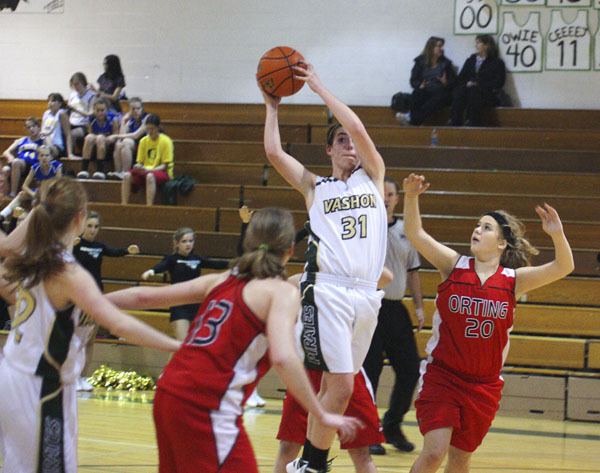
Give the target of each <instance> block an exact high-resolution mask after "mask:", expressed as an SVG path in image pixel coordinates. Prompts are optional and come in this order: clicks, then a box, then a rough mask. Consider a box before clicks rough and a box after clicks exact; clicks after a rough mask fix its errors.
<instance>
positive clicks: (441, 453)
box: [410, 427, 452, 473]
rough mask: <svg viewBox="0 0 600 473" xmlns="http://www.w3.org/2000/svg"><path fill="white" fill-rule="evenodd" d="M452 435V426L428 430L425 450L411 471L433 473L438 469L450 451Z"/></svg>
mask: <svg viewBox="0 0 600 473" xmlns="http://www.w3.org/2000/svg"><path fill="white" fill-rule="evenodd" d="M451 437H452V428H451V427H445V428H443V429H436V430H432V431H430V432H427V433H426V434H425V437H424V438H423V450H422V451H421V453H420V454H419V457H418V458H417V460H416V461H415V463H414V465H413V466H412V468H411V469H410V473H433V472H435V471H437V470H438V468H439V467H440V465H441V464H442V462H443V461H444V458H445V457H446V454H447V453H448V449H449V447H450V438H451Z"/></svg>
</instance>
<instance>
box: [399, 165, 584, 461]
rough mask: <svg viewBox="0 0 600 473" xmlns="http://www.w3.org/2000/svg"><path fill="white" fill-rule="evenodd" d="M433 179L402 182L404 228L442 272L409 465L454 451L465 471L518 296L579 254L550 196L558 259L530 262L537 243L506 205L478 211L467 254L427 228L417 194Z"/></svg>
mask: <svg viewBox="0 0 600 473" xmlns="http://www.w3.org/2000/svg"><path fill="white" fill-rule="evenodd" d="M428 187H429V183H426V182H425V178H424V177H423V176H418V175H415V174H410V175H409V176H408V177H407V178H405V179H404V183H403V188H404V222H405V231H406V236H407V237H408V238H409V240H410V241H411V243H412V244H413V245H414V247H415V248H416V249H417V250H418V251H419V253H421V254H422V255H423V256H424V257H425V258H426V259H427V260H428V261H429V262H430V263H431V264H432V265H433V266H435V267H436V268H437V269H438V270H439V272H440V275H441V277H442V283H441V284H440V285H439V286H438V296H437V299H436V309H437V310H436V313H435V314H434V317H433V335H432V337H431V339H430V340H429V342H428V343H427V348H426V352H427V359H426V360H424V361H423V362H422V363H421V379H420V380H419V395H418V398H417V401H416V403H415V404H416V408H417V420H418V422H419V429H420V430H421V433H422V434H423V435H424V443H423V450H422V451H421V454H420V455H419V457H418V458H417V460H416V461H415V463H414V465H413V466H412V468H411V470H410V471H411V473H422V472H435V471H437V469H438V468H439V466H440V464H441V463H442V461H443V460H444V458H445V457H446V455H448V462H447V464H446V470H445V471H447V472H453V473H455V472H461V473H462V472H468V471H469V463H470V460H471V455H472V453H473V452H474V451H475V449H476V448H477V447H478V446H479V445H480V444H481V442H482V441H483V438H484V437H485V435H486V433H487V431H488V430H489V427H490V425H491V423H492V420H493V419H494V416H495V414H496V411H497V410H498V405H499V402H500V395H501V391H502V385H503V381H502V378H501V377H500V371H501V369H502V366H503V364H504V360H505V359H506V355H507V353H508V334H509V332H510V330H511V328H512V320H513V310H514V307H515V303H516V300H517V299H518V298H519V296H520V295H522V294H524V293H526V292H529V291H531V290H533V289H536V288H538V287H541V286H544V285H546V284H549V283H551V282H553V281H556V280H558V279H561V278H563V277H565V276H566V275H567V274H569V273H570V272H571V271H573V268H574V263H573V254H572V252H571V248H570V246H569V242H568V241H567V238H566V237H565V234H564V232H563V227H562V223H561V221H560V218H559V216H558V213H557V212H556V210H554V209H553V208H552V207H550V206H549V205H548V204H544V205H543V206H538V207H536V208H535V211H536V212H537V214H538V215H539V217H540V219H541V220H542V228H543V229H544V231H545V232H546V233H547V234H548V235H549V236H550V237H551V238H552V242H553V243H554V251H555V257H554V260H553V261H551V262H549V263H546V264H543V265H540V266H527V265H528V260H529V257H530V256H531V255H533V254H537V250H535V248H533V247H532V246H531V245H530V244H529V242H528V241H527V240H525V238H523V234H524V229H523V225H522V224H521V223H520V222H519V221H518V220H517V219H516V218H515V217H513V216H512V215H510V214H508V213H506V212H504V211H502V210H498V211H494V212H489V213H487V214H485V215H483V216H482V217H481V218H480V219H479V221H478V222H477V225H476V226H475V229H474V230H473V234H472V235H471V253H472V255H473V257H466V256H461V255H459V254H458V253H457V252H456V251H454V250H453V249H451V248H448V247H447V246H444V245H442V244H441V243H439V242H438V241H436V240H434V239H433V238H432V237H431V236H430V235H429V234H428V233H427V232H425V230H423V227H422V224H421V215H420V213H419V195H420V194H422V193H423V192H425V191H426V190H427V188H428Z"/></svg>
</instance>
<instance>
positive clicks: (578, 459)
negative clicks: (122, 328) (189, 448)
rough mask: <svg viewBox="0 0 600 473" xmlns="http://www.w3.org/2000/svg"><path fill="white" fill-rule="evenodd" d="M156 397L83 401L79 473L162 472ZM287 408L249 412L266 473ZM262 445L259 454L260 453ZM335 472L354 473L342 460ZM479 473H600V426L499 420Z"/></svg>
mask: <svg viewBox="0 0 600 473" xmlns="http://www.w3.org/2000/svg"><path fill="white" fill-rule="evenodd" d="M151 399H152V393H150V394H143V393H137V394H133V395H132V394H129V393H117V392H110V393H104V394H101V393H93V394H87V393H86V394H81V395H80V396H79V472H80V473H151V472H156V471H157V450H156V446H155V440H154V426H153V423H152V404H151ZM280 415H281V401H279V400H268V402H267V407H266V408H264V409H249V410H247V411H246V414H245V416H244V421H245V425H246V429H247V431H248V433H249V434H250V437H251V439H252V443H253V445H254V446H255V449H256V456H257V459H258V464H259V466H260V472H261V473H267V472H271V471H272V468H273V461H274V458H275V453H276V450H277V441H276V440H275V438H274V437H275V433H276V431H277V427H278V425H279V418H280ZM405 432H406V434H407V436H408V437H409V438H410V439H412V440H413V441H415V442H416V444H417V450H418V449H419V448H420V446H421V437H420V434H419V432H418V429H417V426H416V422H415V417H414V412H413V411H411V412H410V413H409V415H408V417H407V420H406V422H405ZM258 445H260V448H257V447H256V446H258ZM332 455H338V458H337V459H336V460H335V462H334V468H333V471H340V472H353V471H354V469H353V468H352V466H351V462H350V460H349V457H348V456H347V455H346V454H345V453H343V452H341V453H338V452H336V451H334V452H333V453H332ZM415 458H416V453H413V454H406V453H400V452H397V451H394V450H393V449H391V448H388V454H387V455H385V456H381V457H376V458H375V462H376V464H377V466H378V469H379V472H381V473H392V472H408V471H409V469H410V466H411V464H412V462H413V461H414V459H415ZM471 471H472V472H474V473H477V472H483V473H509V472H510V473H513V472H514V473H517V472H526V473H553V472H560V473H579V472H585V473H591V472H600V424H598V423H585V422H559V421H550V420H540V419H528V418H527V419H525V418H516V417H498V418H496V421H495V422H494V425H493V427H492V430H491V432H490V433H489V434H488V436H487V438H486V440H485V442H484V444H483V446H482V447H481V448H480V449H479V450H478V451H477V452H476V453H475V455H474V458H473V465H472V469H471ZM240 473H243V472H240Z"/></svg>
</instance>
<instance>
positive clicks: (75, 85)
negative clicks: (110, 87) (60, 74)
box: [67, 72, 96, 157]
mask: <svg viewBox="0 0 600 473" xmlns="http://www.w3.org/2000/svg"><path fill="white" fill-rule="evenodd" d="M69 85H70V86H71V89H73V90H72V92H71V94H70V95H69V100H68V101H67V107H68V108H69V110H70V111H71V114H70V115H69V123H70V124H71V140H72V143H73V146H72V148H73V150H74V152H75V149H77V150H78V151H79V152H81V149H82V147H83V138H84V137H85V135H86V134H87V126H88V123H89V118H90V117H91V116H92V115H93V114H94V107H93V102H94V97H96V92H94V90H93V89H92V88H91V87H89V84H88V81H87V78H86V77H85V74H84V73H83V72H76V73H75V74H73V75H72V76H71V79H70V80H69ZM69 157H71V156H69Z"/></svg>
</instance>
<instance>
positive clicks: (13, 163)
mask: <svg viewBox="0 0 600 473" xmlns="http://www.w3.org/2000/svg"><path fill="white" fill-rule="evenodd" d="M25 128H26V129H27V132H28V136H24V137H23V138H19V139H17V140H15V141H14V142H13V144H12V145H10V146H9V147H8V149H6V151H4V153H2V157H4V158H5V159H6V161H7V164H8V166H10V167H8V169H6V168H5V169H4V173H5V174H6V173H7V172H10V194H9V195H10V196H11V197H15V196H16V195H17V192H18V191H19V185H20V184H21V176H22V175H23V172H24V171H25V172H29V169H30V168H31V166H32V165H33V164H35V163H37V162H38V148H39V147H40V146H41V145H43V144H44V139H43V138H42V137H41V134H40V131H41V127H40V121H39V120H38V119H37V118H35V117H29V118H28V119H27V120H25Z"/></svg>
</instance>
